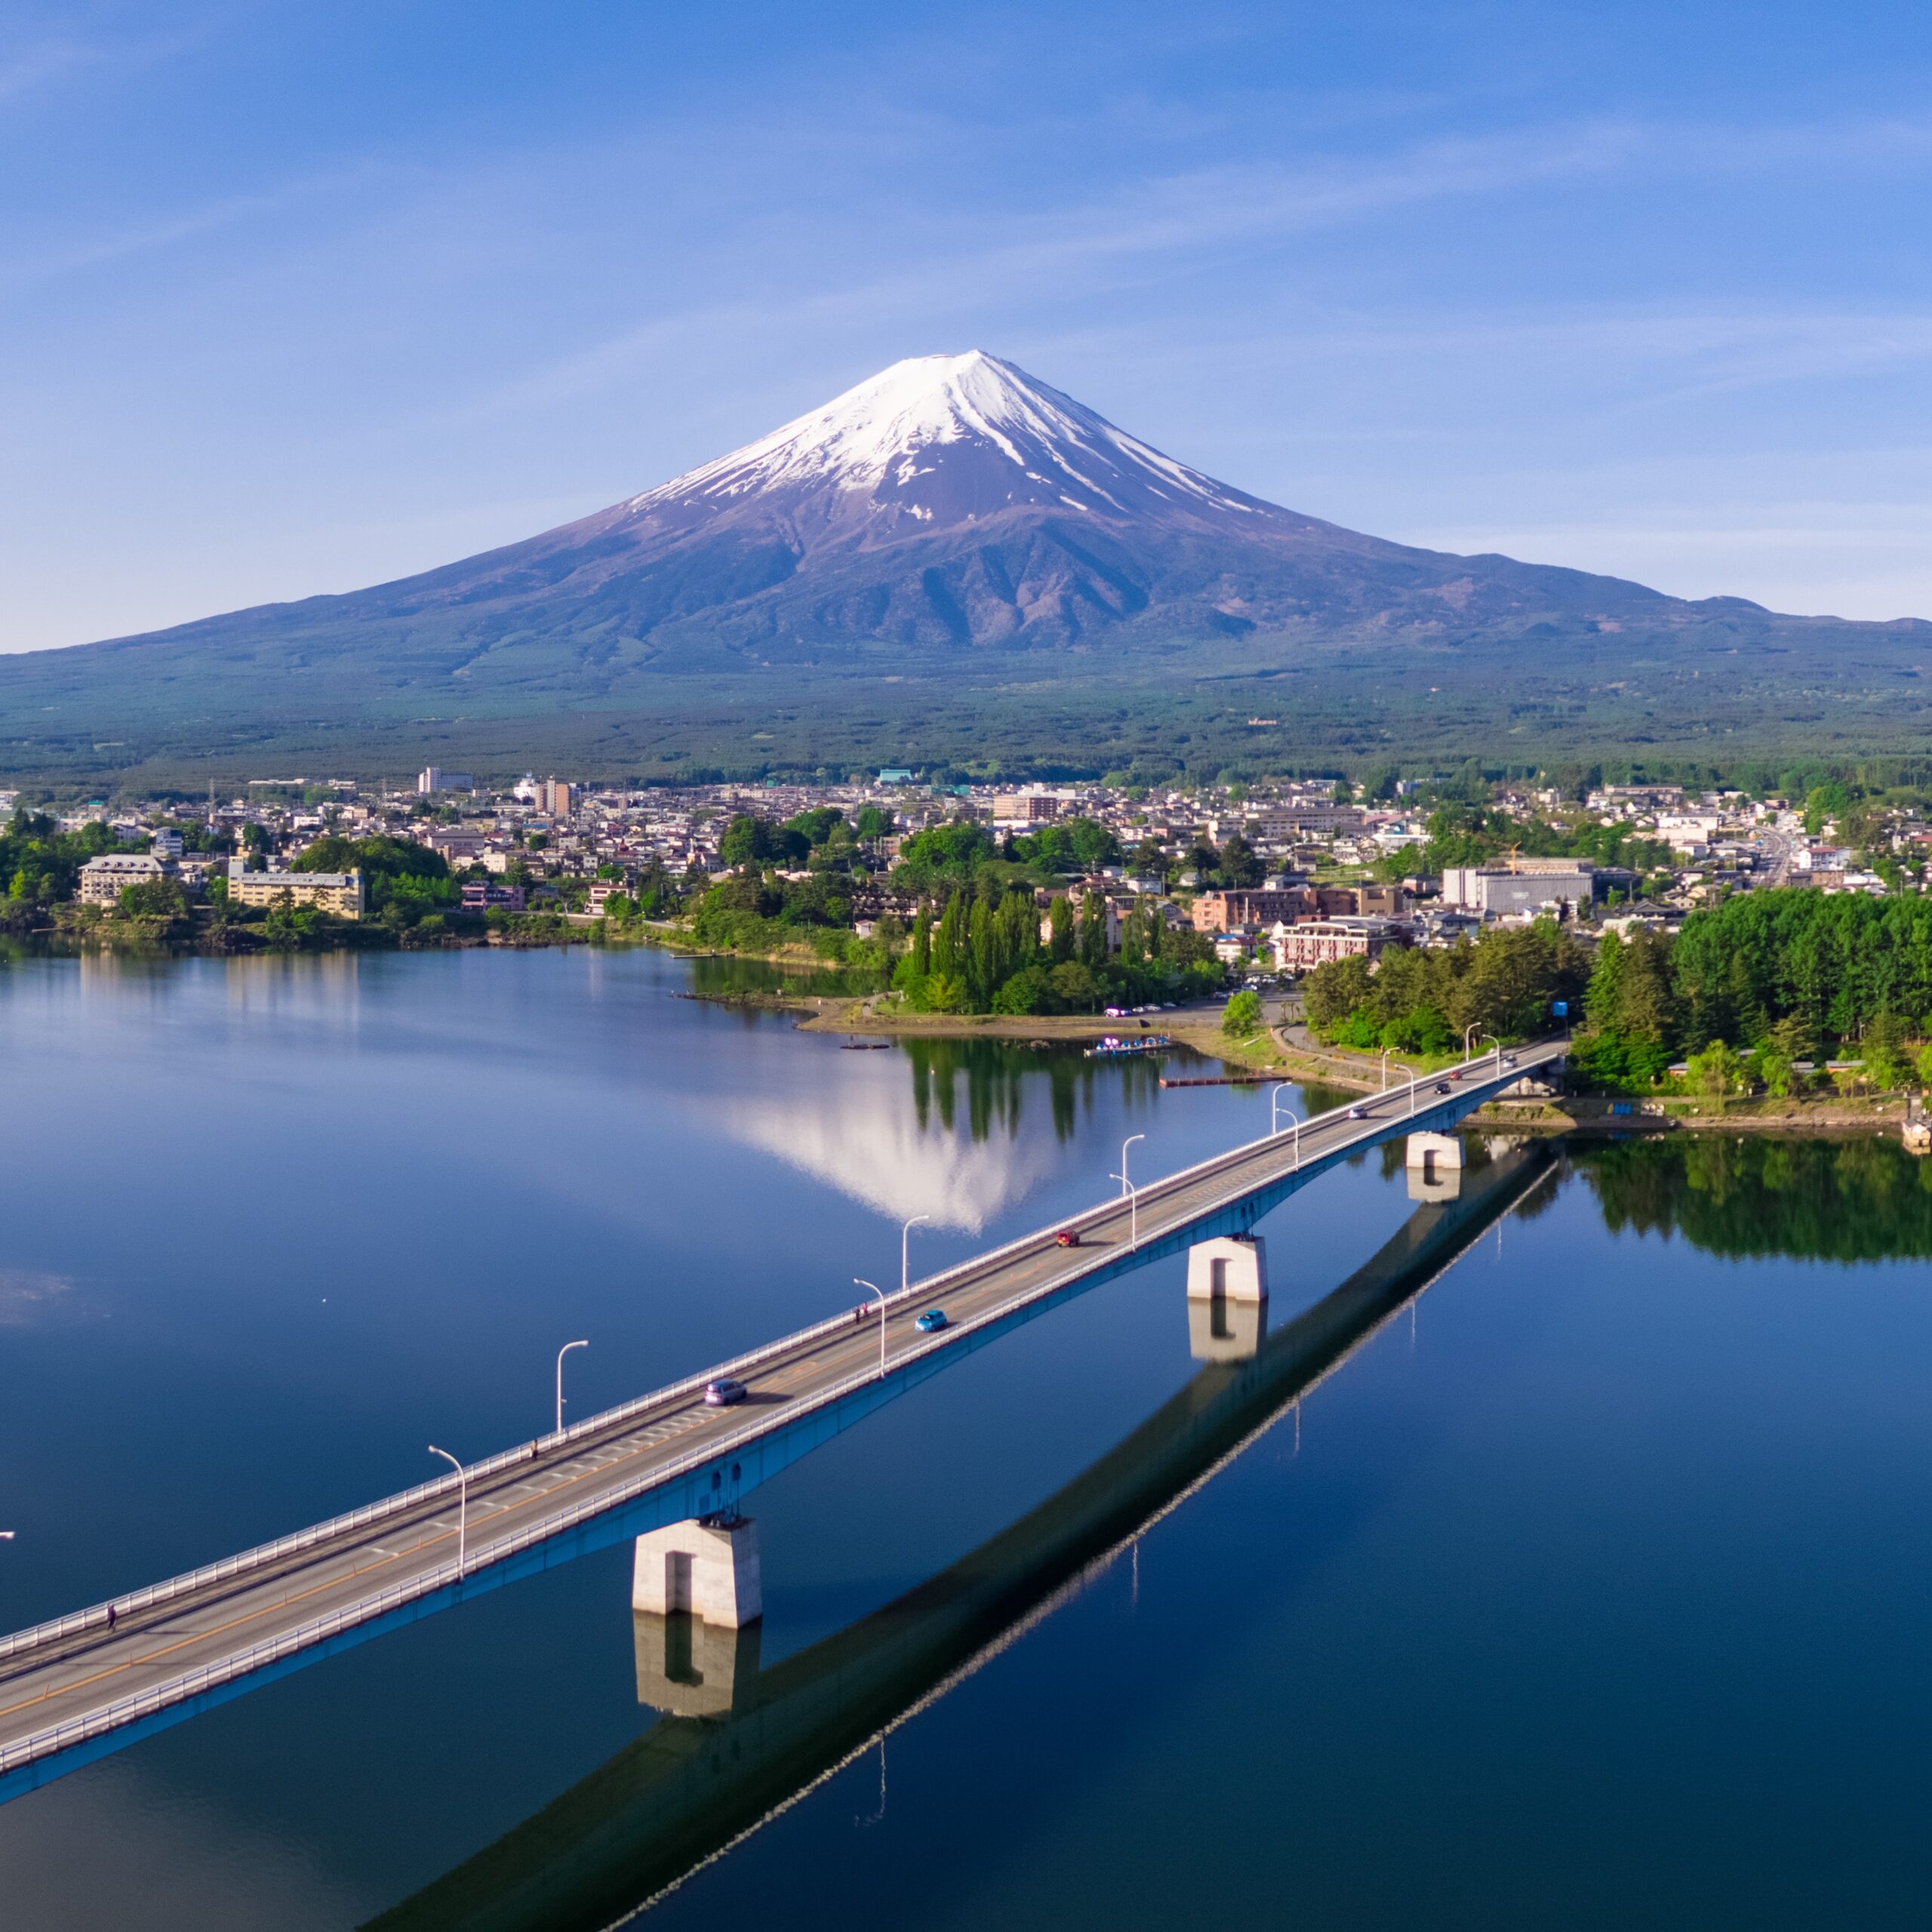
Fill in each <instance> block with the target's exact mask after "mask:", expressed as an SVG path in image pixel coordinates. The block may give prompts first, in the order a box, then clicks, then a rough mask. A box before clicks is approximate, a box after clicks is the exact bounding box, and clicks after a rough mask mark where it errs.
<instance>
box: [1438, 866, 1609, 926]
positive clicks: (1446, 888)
mask: <svg viewBox="0 0 1932 1932" xmlns="http://www.w3.org/2000/svg"><path fill="white" fill-rule="evenodd" d="M1595 896H1596V879H1595V867H1594V866H1589V865H1586V864H1583V863H1581V862H1580V861H1579V860H1575V859H1518V860H1515V861H1514V862H1513V863H1511V864H1509V865H1507V866H1444V868H1443V871H1442V903H1443V904H1444V905H1445V906H1469V908H1471V909H1472V910H1474V911H1476V912H1493V913H1503V912H1535V911H1536V910H1537V909H1538V908H1539V907H1540V906H1548V905H1552V904H1554V903H1557V902H1558V901H1564V902H1567V903H1569V904H1571V905H1573V906H1586V905H1588V904H1589V902H1590V901H1591V900H1592V899H1593V898H1594V897H1595Z"/></svg>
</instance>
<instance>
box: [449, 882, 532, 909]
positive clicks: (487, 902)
mask: <svg viewBox="0 0 1932 1932" xmlns="http://www.w3.org/2000/svg"><path fill="white" fill-rule="evenodd" d="M492 908H497V909H500V910H502V911H503V912H521V911H522V910H523V909H524V893H523V888H522V887H521V886H520V885H492V884H489V883H488V881H486V880H484V879H480V878H472V879H467V880H466V881H464V882H463V910H464V911H465V912H489V911H490V910H491V909H492Z"/></svg>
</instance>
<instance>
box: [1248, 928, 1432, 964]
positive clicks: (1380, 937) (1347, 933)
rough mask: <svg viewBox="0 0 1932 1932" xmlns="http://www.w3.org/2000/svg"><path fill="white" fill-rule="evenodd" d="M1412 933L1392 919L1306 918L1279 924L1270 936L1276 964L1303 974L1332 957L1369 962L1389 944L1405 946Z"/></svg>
mask: <svg viewBox="0 0 1932 1932" xmlns="http://www.w3.org/2000/svg"><path fill="white" fill-rule="evenodd" d="M1410 939H1411V934H1410V932H1409V931H1408V929H1407V928H1406V927H1404V926H1401V925H1398V924H1396V922H1395V921H1394V920H1392V919H1359V918H1357V919H1305V920H1303V921H1302V923H1301V924H1300V925H1298V926H1291V925H1285V924H1284V925H1278V926H1276V927H1275V929H1274V931H1272V933H1271V934H1269V940H1270V941H1271V943H1272V945H1273V946H1274V949H1275V966H1276V968H1278V970H1279V971H1282V972H1284V973H1306V972H1308V971H1311V970H1312V968H1315V967H1317V966H1325V965H1327V964H1328V963H1329V961H1331V960H1334V959H1350V958H1363V959H1367V960H1368V961H1371V963H1372V962H1373V961H1376V960H1377V959H1380V958H1381V957H1382V955H1383V953H1384V952H1386V951H1387V950H1388V949H1389V947H1390V946H1407V944H1408V943H1410Z"/></svg>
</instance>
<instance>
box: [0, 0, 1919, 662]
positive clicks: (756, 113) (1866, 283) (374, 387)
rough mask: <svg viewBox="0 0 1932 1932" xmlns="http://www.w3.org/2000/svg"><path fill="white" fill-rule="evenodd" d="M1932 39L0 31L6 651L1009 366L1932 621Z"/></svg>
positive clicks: (1106, 409) (1358, 469)
mask: <svg viewBox="0 0 1932 1932" xmlns="http://www.w3.org/2000/svg"><path fill="white" fill-rule="evenodd" d="M1928 78H1932V19H1929V18H1928V16H1927V14H1926V12H1925V11H1924V10H1923V9H1918V8H1906V7H1903V6H1901V5H1896V4H1895V5H1890V6H1886V7H1882V8H1881V7H1878V6H1872V5H1864V4H1860V0H1850V4H1841V5H1838V6H1836V7H1835V8H1830V9H1826V8H1820V7H1817V6H1816V5H1804V6H1797V5H1782V4H1778V3H1777V0H1758V4H1754V5H1749V6H1746V5H1709V4H1703V5H1700V4H1698V0H1679V4H1676V5H1624V6H1618V5H1595V6H1592V7H1589V8H1560V7H1555V6H1551V5H1547V4H1543V5H1534V6H1532V5H1464V6H1450V5H1429V6H1423V5H1389V4H1383V0H1355V4H1353V5H1350V6H1348V7H1346V8H1338V7H1336V6H1334V5H1332V4H1331V5H1323V6H1321V7H1315V6H1307V5H1245V4H1217V0H1198V4H1191V5H1163V6H1146V5H1132V4H1114V5H1094V6H1080V5H1056V4H1054V0H1033V3H1032V4H1030V5H1024V6H1004V5H1002V6H980V5H971V4H958V0H955V4H952V5H949V6H947V7H946V8H907V7H905V6H903V5H894V6H886V5H869V4H860V5H839V4H837V0H825V4H823V5H821V6H820V7H818V8H801V7H799V6H798V5H796V4H795V0H793V4H789V5H782V6H781V5H734V4H731V0H712V4H709V5H706V6H703V7H692V6H688V5H682V6H672V5H660V4H652V5H636V4H631V5H622V4H620V5H613V4H611V0H601V4H598V5H582V4H578V0H548V4H546V5H543V6H541V7H538V6H535V5H528V4H524V5H501V4H497V0H463V4H462V5H429V4H423V5H411V4H408V0H382V3H381V4H372V3H371V0H330V4H328V5H310V4H307V0H276V3H275V4H272V5H271V4H251V0H229V3H228V4H220V5H197V4H196V0H176V4H173V5H167V6H160V5H87V4H85V0H68V4H63V5H60V6H58V7H54V6H51V5H42V4H39V0H12V4H11V5H10V6H9V7H8V8H7V9H6V10H5V13H4V14H0V649H7V650H23V649H28V648H35V647H38V646H42V645H57V644H66V643H74V642H78V641H82V640H83V639H85V638H93V637H98V636H103V635H113V634H116V633H121V632H128V631H134V630H139V629H147V628H150V627H152V626H158V625H162V624H165V623H173V622H177V621H180V620H185V619H187V618H189V617H196V616H199V615H202V614H207V613H208V612H211V611H217V610H222V609H227V608H234V607H235V606H238V605H245V604H248V603H254V602H260V601H267V600H269V599H272V598H290V597H298V596H302V595H308V594H311V593H312V592H318V591H325V590H344V589H353V588H355V587H356V586H358V585H361V584H363V583H371V582H375V581H378V580H382V579H383V578H386V577H393V576H397V575H400V574H404V573H405V572H408V571H411V570H415V569H419V568H427V567H429V566H430V565H434V564H437V563H440V562H443V561H448V560H449V559H451V558H454V557H457V556H460V555H465V554H467V553H468V552H472V551H474V550H477V549H483V548H485V547H487V546H489V545H491V544H493V543H500V542H504V541H507V540H511V539H513V538H515V537H521V536H525V535H528V534H531V533H532V532H534V531H537V530H538V529H540V528H546V527H547V526H549V525H552V524H554V523H557V522H560V521H565V519H567V518H571V517H572V516H575V515H580V514H582V513H583V512H586V511H588V510H590V509H595V508H597V507H598V506H601V505H603V504H605V503H609V502H611V501H613V500H615V499H617V498H618V497H622V496H623V495H625V494H629V493H630V492H632V491H636V490H639V489H641V488H646V487H648V485H651V484H652V483H654V482H657V481H661V480H662V479H663V478H665V477H667V476H669V475H672V474H674V473H675V472H678V470H680V469H685V468H688V467H689V466H691V465H692V464H694V463H697V462H700V461H701V460H704V459H705V458H707V457H711V456H713V455H715V454H719V453H721V451H724V450H725V449H727V448H730V447H732V446H733V445H736V444H737V443H740V442H743V441H747V440H749V438H752V437H753V436H755V435H758V434H760V433H761V432H764V430H766V429H769V428H771V427H772V426H774V425H776V424H777V423H779V422H780V421H781V420H784V419H785V418H786V417H789V416H792V415H794V414H798V412H799V411H801V410H803V409H804V408H808V407H809V406H811V405H813V404H814V403H816V402H818V401H822V400H823V399H824V398H826V397H827V396H829V395H832V394H833V393H835V392H837V391H838V390H839V389H842V388H844V387H846V386H848V385H849V384H850V383H852V382H854V381H856V380H859V379H860V377H863V376H865V375H867V374H870V373H871V372H872V371H874V370H875V369H877V368H880V367H881V366H882V365H884V364H886V363H888V362H889V361H893V360H894V359H895V358H898V357H900V356H901V355H916V354H922V353H926V352H931V351H934V350H942V349H945V350H952V349H964V348H969V347H980V348H984V349H990V350H992V351H993V352H996V353H998V354H1001V355H1008V356H1010V357H1011V358H1013V359H1014V360H1015V361H1018V362H1020V363H1021V364H1022V365H1024V366H1025V367H1026V368H1029V369H1030V370H1032V371H1033V372H1034V373H1035V374H1038V375H1040V376H1041V377H1044V378H1046V379H1047V380H1049V381H1051V382H1052V383H1056V384H1057V385H1058V386H1060V387H1061V388H1063V389H1067V390H1069V391H1070V392H1072V393H1073V394H1074V395H1077V396H1078V397H1079V398H1081V400H1082V401H1085V402H1088V403H1089V404H1091V405H1092V406H1093V407H1094V408H1097V409H1099V410H1100V411H1102V412H1103V414H1106V415H1108V416H1110V417H1112V418H1113V419H1114V420H1115V421H1117V422H1118V423H1121V424H1122V425H1123V426H1125V427H1127V428H1128V429H1132V430H1133V431H1134V432H1136V433H1137V434H1138V435H1143V436H1144V437H1146V438H1148V439H1149V440H1150V441H1153V442H1155V443H1157V444H1158V445H1161V447H1163V448H1166V449H1168V450H1169V451H1171V452H1172V453H1174V454H1176V455H1177V456H1180V457H1183V458H1185V459H1186V460H1188V461H1189V462H1191V463H1195V464H1196V465H1198V466H1199V467H1201V468H1202V469H1207V470H1208V471H1210V472H1212V473H1214V474H1215V475H1219V476H1220V477H1223V478H1226V480H1227V481H1230V482H1233V483H1235V484H1238V485H1240V486H1241V487H1242V488H1246V489H1249V490H1251V491H1255V492H1257V494H1261V495H1263V496H1266V497H1272V498H1274V499H1275V500H1278V501H1279V502H1282V503H1288V504H1291V505H1292V506H1294V507H1295V508H1297V509H1301V510H1305V511H1307V512H1310V513H1312V514H1314V515H1321V516H1326V517H1329V518H1333V519H1334V520H1335V521H1339V522H1343V523H1346V524H1349V525H1353V526H1355V527H1356V528H1361V529H1366V530H1370V531H1375V532H1377V534H1382V535H1386V536H1389V537H1398V538H1401V539H1403V540H1407V541H1411V542H1417V543H1431V544H1436V545H1440V546H1444V547H1449V548H1455V549H1503V550H1506V551H1509V552H1512V553H1513V554H1515V555H1519V556H1524V557H1529V558H1535V559H1537V560H1538V561H1551V562H1567V563H1574V564H1577V565H1584V566H1586V567H1589V568H1595V569H1600V570H1607V571H1617V572H1618V573H1620V574H1624V575H1627V576H1631V577H1638V578H1639V579H1641V580H1644V581H1646V582H1649V583H1655V584H1657V585H1659V586H1661V587H1663V588H1664V589H1669V590H1672V591H1675V592H1680V593H1681V594H1684V595H1705V594H1708V593H1711V592H1721V591H1723V592H1736V593H1738V594H1741V595H1747V596H1752V597H1756V598H1759V599H1761V601H1764V602H1767V603H1769V604H1771V605H1775V606H1777V607H1778V608H1784V609H1789V610H1802V611H1836V612H1838V613H1841V614H1845V615H1849V616H1857V617H1891V616H1897V615H1900V614H1906V613H1911V614H1920V615H1932V546H1928V543H1927V533H1928V531H1932V514H1928V512H1932V426H1928V418H1927V404H1928V401H1932V383H1928V371H1932V196H1929V195H1928V188H1932V105H1928V103H1932V88H1928V85H1927V82H1928Z"/></svg>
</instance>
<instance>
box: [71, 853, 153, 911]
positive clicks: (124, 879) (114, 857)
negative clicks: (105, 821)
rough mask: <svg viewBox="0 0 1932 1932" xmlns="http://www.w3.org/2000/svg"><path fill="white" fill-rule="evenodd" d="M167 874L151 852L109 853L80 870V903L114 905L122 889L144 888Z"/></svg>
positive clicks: (118, 900)
mask: <svg viewBox="0 0 1932 1932" xmlns="http://www.w3.org/2000/svg"><path fill="white" fill-rule="evenodd" d="M167 875H168V868H167V866H165V865H164V864H163V863H162V861H161V860H158V859H157V858H156V857H155V856H154V854H152V852H108V853H104V854H103V855H102V856H101V857H100V858H98V859H90V860H88V862H87V863H86V864H85V865H84V866H82V868H81V903H82V905H83V906H116V905H118V904H119V903H120V901H121V892H122V888H123V887H124V886H130V885H146V884H151V883H152V881H154V880H155V879H158V878H166V877H167Z"/></svg>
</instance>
